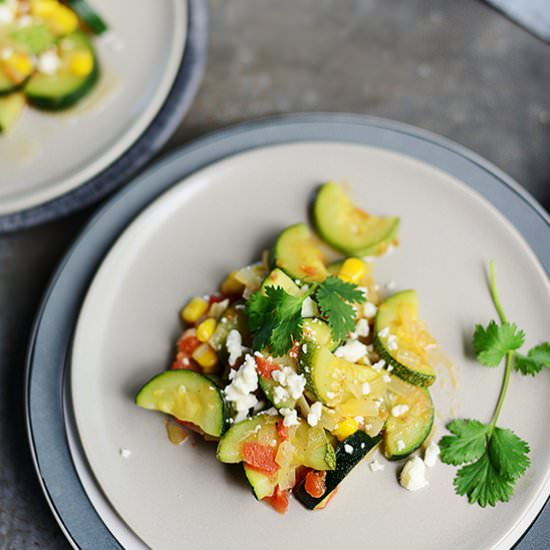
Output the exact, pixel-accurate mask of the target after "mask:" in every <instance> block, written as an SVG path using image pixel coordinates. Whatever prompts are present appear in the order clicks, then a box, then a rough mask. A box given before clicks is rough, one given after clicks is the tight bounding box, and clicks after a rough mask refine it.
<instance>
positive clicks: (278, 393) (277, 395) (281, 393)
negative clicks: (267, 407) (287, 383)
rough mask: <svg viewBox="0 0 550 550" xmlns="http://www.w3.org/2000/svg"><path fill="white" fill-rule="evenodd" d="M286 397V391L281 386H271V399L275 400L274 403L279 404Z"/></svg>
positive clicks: (287, 396)
mask: <svg viewBox="0 0 550 550" xmlns="http://www.w3.org/2000/svg"><path fill="white" fill-rule="evenodd" d="M288 398H289V395H288V392H287V391H286V390H285V389H284V388H283V387H282V386H275V387H274V388H273V401H274V402H275V405H280V404H281V403H283V401H286V400H287V399H288Z"/></svg>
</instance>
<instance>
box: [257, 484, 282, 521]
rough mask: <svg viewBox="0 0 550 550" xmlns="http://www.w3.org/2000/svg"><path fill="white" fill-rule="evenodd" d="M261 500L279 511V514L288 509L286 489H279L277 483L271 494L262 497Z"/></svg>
mask: <svg viewBox="0 0 550 550" xmlns="http://www.w3.org/2000/svg"><path fill="white" fill-rule="evenodd" d="M262 500H263V501H264V502H266V503H267V504H269V505H270V506H271V507H272V508H273V509H274V510H276V511H277V512H279V514H284V513H285V512H286V511H287V510H288V490H287V491H281V489H280V488H279V486H278V485H277V487H275V492H274V493H273V495H271V496H270V497H264V498H263V499H262Z"/></svg>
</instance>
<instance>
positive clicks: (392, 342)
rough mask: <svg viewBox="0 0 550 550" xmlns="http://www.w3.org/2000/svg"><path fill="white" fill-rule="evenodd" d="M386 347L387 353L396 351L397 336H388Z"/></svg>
mask: <svg viewBox="0 0 550 550" xmlns="http://www.w3.org/2000/svg"><path fill="white" fill-rule="evenodd" d="M386 346H387V347H388V350H389V351H395V350H396V349H397V347H398V346H397V336H395V335H393V334H390V335H389V336H388V339H387V340H386Z"/></svg>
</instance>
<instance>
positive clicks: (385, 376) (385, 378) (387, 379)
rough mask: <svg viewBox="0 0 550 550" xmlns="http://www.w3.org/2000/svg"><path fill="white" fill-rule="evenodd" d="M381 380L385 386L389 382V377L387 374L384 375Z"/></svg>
mask: <svg viewBox="0 0 550 550" xmlns="http://www.w3.org/2000/svg"><path fill="white" fill-rule="evenodd" d="M382 379H383V380H384V382H386V384H389V383H390V382H391V376H390V375H389V374H386V373H384V376H382Z"/></svg>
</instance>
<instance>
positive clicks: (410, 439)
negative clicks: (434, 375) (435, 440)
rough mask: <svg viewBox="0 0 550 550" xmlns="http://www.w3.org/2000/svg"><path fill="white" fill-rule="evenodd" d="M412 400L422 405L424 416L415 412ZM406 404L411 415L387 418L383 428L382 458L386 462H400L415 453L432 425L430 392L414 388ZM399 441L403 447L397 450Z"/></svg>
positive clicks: (428, 433)
mask: <svg viewBox="0 0 550 550" xmlns="http://www.w3.org/2000/svg"><path fill="white" fill-rule="evenodd" d="M414 400H416V401H417V402H423V403H420V404H421V405H423V412H424V413H425V414H424V415H420V414H418V411H416V410H415V403H414ZM406 403H407V404H408V405H409V406H410V407H411V409H412V413H414V414H410V415H409V416H408V417H404V418H401V417H398V418H394V417H393V416H391V415H390V416H389V417H388V419H387V421H386V426H385V427H384V432H383V434H384V456H385V457H386V458H387V459H388V460H400V459H402V458H406V457H407V456H409V455H410V454H411V453H413V452H414V451H416V450H417V449H418V448H419V447H420V446H421V445H422V443H424V441H425V440H426V439H427V437H428V436H429V435H430V433H431V431H432V427H433V423H434V416H435V411H434V405H433V401H432V397H431V395H430V392H429V391H428V390H427V389H426V388H416V390H415V392H414V393H413V394H411V396H410V398H409V400H408V401H406ZM399 439H401V440H402V441H403V443H404V444H405V447H404V448H403V449H401V450H399V449H398V445H397V441H398V440H399Z"/></svg>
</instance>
